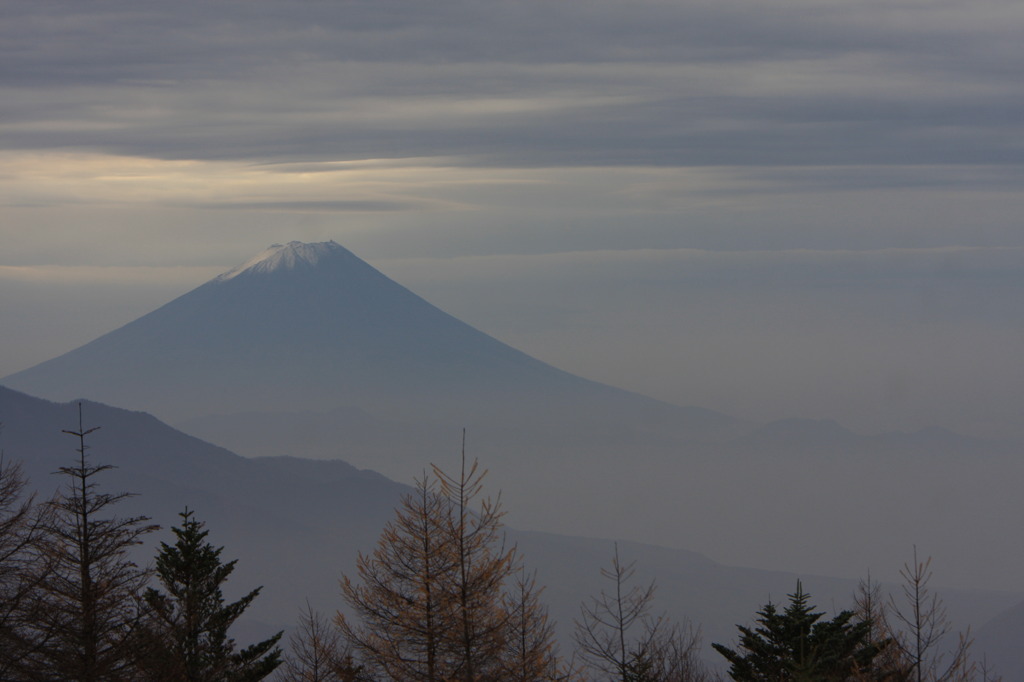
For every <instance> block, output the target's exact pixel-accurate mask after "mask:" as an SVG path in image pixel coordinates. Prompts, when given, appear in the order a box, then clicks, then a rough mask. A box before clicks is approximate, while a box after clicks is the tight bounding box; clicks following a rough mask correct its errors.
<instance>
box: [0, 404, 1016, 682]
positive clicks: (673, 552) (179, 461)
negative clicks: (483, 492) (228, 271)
mask: <svg viewBox="0 0 1024 682" xmlns="http://www.w3.org/2000/svg"><path fill="white" fill-rule="evenodd" d="M83 407H84V410H83V411H84V415H85V420H86V427H87V428H90V427H92V426H96V425H98V426H100V428H99V429H98V430H96V431H95V432H93V433H92V434H91V435H90V436H89V439H88V445H89V447H90V456H91V457H92V458H93V462H94V463H96V464H101V463H102V464H110V465H113V466H114V467H115V468H113V469H110V470H109V471H106V472H104V473H103V474H102V478H97V479H96V482H97V483H98V484H99V485H100V488H101V489H102V490H103V491H111V492H113V491H122V490H128V491H134V492H136V493H138V495H137V496H134V497H131V498H129V499H127V500H126V501H124V502H123V503H122V504H121V505H120V506H119V507H118V512H119V513H121V514H124V515H130V514H146V515H149V516H151V517H152V518H153V519H154V520H155V521H157V522H159V523H160V524H162V525H163V526H164V528H163V529H162V530H161V531H159V532H157V533H155V534H154V535H153V536H151V537H149V538H148V542H147V543H146V544H145V546H144V547H142V548H140V550H139V561H142V562H147V561H150V560H151V559H152V556H153V554H154V553H155V546H156V544H157V543H158V542H160V541H166V540H167V539H168V537H169V536H170V532H169V530H168V529H169V527H170V526H171V525H173V524H175V523H176V522H177V521H178V517H177V514H178V512H180V511H181V510H182V508H183V507H185V506H188V507H189V508H190V509H193V510H194V511H195V512H196V513H197V516H198V518H200V519H201V520H203V521H204V522H206V524H207V528H208V530H209V531H210V540H211V542H213V543H215V544H216V545H218V546H219V545H224V547H225V549H224V557H225V559H238V564H237V566H236V571H235V573H234V574H233V576H232V578H231V580H230V581H229V584H228V592H229V594H237V593H242V592H244V591H247V590H248V589H250V588H252V587H254V586H256V585H262V586H263V590H262V592H261V594H260V597H259V598H258V599H257V600H256V601H255V602H254V603H253V605H252V607H251V608H250V609H249V610H247V612H246V618H245V619H244V621H243V622H242V623H241V627H240V628H239V629H237V630H236V631H235V632H234V635H235V636H236V637H237V638H239V641H242V642H245V641H248V640H249V639H252V638H256V637H265V636H267V635H269V634H270V633H272V632H276V631H277V630H279V629H281V628H285V627H289V626H291V625H294V623H295V622H296V619H297V615H298V613H299V611H300V610H301V609H302V608H304V606H305V604H306V602H307V600H308V602H309V603H310V604H311V605H312V606H313V607H314V608H316V609H318V610H320V611H322V612H325V613H328V614H329V613H332V612H333V611H334V610H336V609H339V608H343V604H342V602H341V599H340V590H339V587H338V579H339V577H340V576H341V574H342V573H348V574H350V575H351V574H352V573H353V570H354V566H355V561H356V554H357V552H360V551H362V552H368V551H370V550H371V549H372V548H373V546H374V544H375V542H376V539H377V536H378V534H379V532H380V530H381V528H382V527H383V525H384V523H385V522H386V521H387V520H388V519H390V518H391V517H392V515H393V508H394V507H395V505H396V504H397V502H398V499H399V496H400V495H402V494H403V493H405V492H407V491H408V490H409V488H408V487H406V486H403V485H400V484H397V483H395V482H393V481H390V480H388V479H386V478H384V477H383V476H381V475H379V474H377V473H374V472H372V471H366V470H359V469H356V468H354V467H352V466H351V465H349V464H346V463H345V462H341V461H336V460H334V461H322V460H307V459H298V458H294V457H267V458H246V457H240V456H238V455H236V454H234V453H232V452H229V451H227V450H224V449H223V448H219V447H217V446H213V445H210V444H208V443H205V442H203V441H201V440H198V439H196V438H193V437H191V436H188V435H186V434H184V433H181V432H180V431H177V430H175V429H173V428H171V427H169V426H167V425H166V424H163V423H161V422H160V421H159V420H157V419H155V418H153V417H152V416H150V415H148V414H146V413H142V412H134V411H129V410H124V409H120V408H114V407H109V406H107V405H104V404H101V403H96V402H91V401H86V402H85V403H84V405H83ZM77 415H78V410H77V404H76V403H74V402H71V403H53V402H49V401H46V400H42V399H39V398H35V397H32V396H28V395H26V394H23V393H19V392H17V391H13V390H10V389H7V388H4V387H0V417H2V419H3V421H4V428H3V430H2V431H0V450H2V451H4V452H5V453H6V456H8V457H13V458H17V459H18V460H19V461H21V462H23V463H24V465H25V470H26V473H27V474H28V475H29V476H30V478H31V482H32V487H33V488H36V489H37V490H39V491H40V494H42V495H43V496H45V495H48V494H49V492H50V491H51V490H53V489H54V488H56V486H57V485H59V484H60V482H61V481H60V478H59V477H58V476H54V475H53V473H52V472H54V471H56V470H57V469H58V467H60V466H63V465H66V464H68V462H69V461H70V460H71V459H72V458H73V457H74V456H75V453H74V448H75V447H77V441H74V440H72V439H70V438H69V437H68V436H67V435H66V434H64V433H62V430H63V429H65V428H68V427H74V426H75V425H76V424H77ZM491 492H494V491H491ZM508 541H509V542H514V543H516V544H517V546H518V547H519V549H520V553H521V556H522V558H523V560H524V563H525V565H526V566H527V568H529V569H530V570H534V569H535V570H536V571H537V573H538V580H539V581H540V582H541V584H543V585H544V586H545V590H544V593H543V598H544V602H545V603H546V604H547V605H548V606H549V607H550V609H551V613H552V616H553V617H554V618H555V619H556V621H557V625H558V632H559V635H560V638H561V640H562V642H563V646H565V648H566V649H568V648H569V642H570V641H571V631H572V620H573V618H574V617H576V616H577V615H578V613H579V611H578V609H579V604H580V603H581V602H582V601H583V600H585V599H587V598H588V597H589V596H590V595H593V594H596V593H597V592H598V591H599V590H600V589H602V588H606V587H607V585H605V584H603V582H602V579H601V578H600V574H599V570H600V569H601V568H603V567H606V566H607V564H608V562H609V560H610V557H611V555H612V552H613V551H614V550H613V543H612V541H611V540H597V539H586V538H576V537H566V536H560V535H552V534H548V533H539V532H523V531H519V530H514V529H510V530H509V537H508ZM620 551H621V553H622V556H623V559H624V560H627V561H636V562H637V568H638V572H637V580H638V581H647V580H650V579H656V580H657V583H658V590H657V599H656V609H658V610H664V611H666V612H667V613H668V614H670V615H671V616H672V617H673V618H674V619H676V620H689V621H690V622H691V623H693V624H694V625H699V626H700V627H701V629H702V631H703V634H704V644H705V646H707V645H708V644H709V643H710V642H711V641H723V642H728V641H732V639H733V637H734V636H735V624H736V623H743V622H747V621H748V620H749V619H750V618H751V615H752V613H753V610H754V609H755V608H756V607H757V606H759V605H761V604H763V603H764V602H765V601H766V600H767V599H768V598H769V597H772V598H778V597H779V596H780V595H783V594H785V593H787V592H791V591H792V589H793V587H794V585H795V581H796V579H797V577H798V576H797V575H794V574H790V573H783V572H777V571H762V570H756V569H749V568H741V567H732V566H726V565H722V564H720V563H717V562H715V561H712V560H711V559H709V558H707V557H704V556H701V555H699V554H697V553H694V552H689V551H685V550H680V549H671V548H666V547H657V546H651V545H641V544H637V543H629V542H624V543H620ZM801 578H802V580H803V584H804V587H805V588H806V589H807V590H809V591H810V592H811V593H812V595H813V596H814V598H815V600H816V602H817V603H818V604H819V605H821V607H822V608H823V609H826V610H832V609H836V608H843V607H845V606H847V605H848V604H849V603H850V599H851V595H852V594H853V592H854V590H855V588H856V582H855V581H853V580H843V579H836V578H828V577H823V576H810V575H806V574H804V575H802V576H801ZM889 589H896V588H895V586H890V588H889ZM1020 597H1021V595H1020V594H1019V593H1017V594H1007V593H999V592H993V591H986V590H974V591H969V592H961V591H943V598H944V599H945V601H946V603H947V605H948V607H949V610H950V615H951V616H952V617H953V618H954V620H955V622H956V624H957V626H958V627H965V626H966V625H967V624H971V623H973V624H977V625H981V624H985V623H987V622H989V621H992V622H993V623H994V625H993V626H992V628H991V630H992V636H991V637H986V638H983V639H982V641H980V642H979V651H986V652H987V651H990V650H991V651H995V652H997V653H999V654H1002V656H992V657H990V662H995V661H996V660H998V661H999V662H1000V663H1001V664H1002V667H1001V668H1000V669H1001V670H1004V671H1005V670H1011V669H1012V670H1016V668H1014V667H1013V666H1016V665H1019V664H1020V657H1019V655H1017V650H1016V649H1014V648H1013V647H1012V646H1005V644H1006V643H1007V640H1008V632H1019V630H1020V628H1019V626H1017V625H1016V621H1017V620H1018V616H1017V614H1016V612H1014V611H1013V610H1011V609H1009V608H1008V607H1009V606H1010V605H1011V604H1013V603H1016V602H1017V601H1019V599H1020ZM1019 608H1020V607H1019ZM1007 620H1010V621H1011V623H1012V627H1007V626H1005V625H1000V624H1001V623H1005V622H1006V621H1007ZM1000 646H1004V648H1005V650H1003V649H1000ZM711 660H714V658H712V659H711ZM1021 669H1022V670H1024V668H1021ZM1007 679H1016V678H1014V677H1010V678H1007Z"/></svg>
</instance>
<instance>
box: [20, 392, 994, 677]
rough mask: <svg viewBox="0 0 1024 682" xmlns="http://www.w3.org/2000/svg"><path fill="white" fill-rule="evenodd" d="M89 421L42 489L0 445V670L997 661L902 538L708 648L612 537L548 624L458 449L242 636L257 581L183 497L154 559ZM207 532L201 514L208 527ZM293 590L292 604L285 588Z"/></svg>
mask: <svg viewBox="0 0 1024 682" xmlns="http://www.w3.org/2000/svg"><path fill="white" fill-rule="evenodd" d="M96 428H98V427H91V428H85V426H84V421H83V416H82V413H81V405H79V423H78V425H77V426H76V427H75V428H71V429H67V430H66V431H65V433H66V434H68V435H69V436H70V437H71V438H72V439H74V443H75V446H76V447H75V451H76V454H75V456H74V457H73V458H72V459H71V460H70V461H69V464H68V465H67V466H63V467H61V468H60V471H59V472H58V473H59V474H60V476H61V479H62V484H61V486H60V488H59V489H58V490H57V491H56V492H54V494H53V495H52V496H51V497H49V498H46V499H42V498H40V497H39V496H38V495H32V494H29V493H28V481H27V480H26V477H25V476H24V474H23V471H22V468H21V466H20V464H19V463H18V462H17V460H16V459H12V458H10V457H3V458H0V680H12V681H17V680H83V681H94V680H96V681H99V680H154V681H159V680H168V681H172V680H190V681H191V680H210V681H213V680H263V679H268V680H286V681H291V680H296V681H298V680H307V681H317V680H322V681H327V680H334V681H348V682H376V681H385V680H397V681H406V680H409V681H419V680H422V681H425V682H501V681H505V680H507V681H510V682H514V681H518V682H527V681H534V682H541V681H555V680H566V681H575V682H603V681H606V680H609V681H611V680H614V681H621V682H710V681H712V680H722V679H733V680H752V681H754V680H765V681H769V680H775V681H788V680H792V681H795V682H796V681H799V682H815V681H821V682H830V681H833V680H834V681H847V680H849V681H861V680H876V681H887V680H889V681H904V680H905V681H908V682H910V681H914V682H939V681H949V682H966V681H973V680H979V681H981V680H994V679H998V678H996V677H995V675H994V674H993V673H992V672H991V671H989V670H987V669H986V667H985V665H984V664H983V663H984V662H983V661H978V660H975V658H974V657H972V652H971V649H970V644H971V639H970V635H969V633H955V632H952V628H951V625H950V623H949V620H948V619H947V617H946V615H945V611H944V608H943V606H942V603H941V600H939V598H938V597H937V596H936V595H935V594H933V593H932V592H931V591H930V589H929V581H930V578H931V567H930V560H928V559H924V560H920V559H919V558H918V557H917V555H916V550H915V552H914V555H913V559H912V561H911V562H908V564H907V565H905V566H904V569H903V578H904V584H903V589H902V593H898V594H893V595H885V594H883V593H882V591H881V589H880V587H879V586H878V585H877V584H876V583H873V582H872V581H871V580H865V581H864V582H862V584H861V586H860V589H859V590H858V593H857V594H856V595H851V608H850V609H849V610H841V611H839V612H837V613H835V614H834V615H832V616H831V617H829V616H828V615H827V614H826V613H824V612H822V611H817V610H816V607H815V606H814V604H813V602H812V601H811V595H809V594H807V593H806V592H804V590H803V587H802V585H801V584H800V583H799V582H798V583H797V584H796V586H795V590H794V592H793V593H792V594H790V595H788V598H787V599H788V601H787V603H785V604H784V605H777V604H775V603H773V602H771V601H770V600H769V602H768V603H767V604H765V605H764V606H762V607H761V608H760V609H759V610H757V611H756V613H755V614H754V617H753V623H752V624H750V625H746V626H738V633H737V641H736V642H735V643H733V644H731V645H730V644H723V643H714V644H713V648H714V650H715V651H716V652H717V654H718V655H720V657H719V658H716V659H715V660H713V661H706V660H705V659H704V657H703V656H704V650H703V646H702V642H701V637H700V629H699V625H697V624H692V623H689V622H688V621H687V620H686V619H685V614H671V615H670V614H665V613H661V612H660V611H659V610H658V608H657V603H656V597H657V593H656V585H655V583H654V582H653V581H652V582H647V583H644V582H638V581H637V580H636V579H635V566H634V564H633V563H632V562H630V561H629V560H628V559H627V558H624V557H621V556H620V555H619V551H618V548H616V549H615V552H614V554H613V556H611V557H610V558H609V563H608V565H607V566H605V567H595V571H600V573H601V576H602V578H603V579H604V588H603V589H601V591H600V592H599V593H598V594H596V595H594V596H592V597H591V598H590V599H589V600H587V601H586V602H584V603H583V604H581V605H580V610H579V614H578V617H577V619H576V621H575V637H574V638H573V641H572V642H557V641H556V639H555V636H554V624H553V623H552V622H551V619H550V618H549V615H548V611H547V608H546V607H545V605H544V602H543V586H541V585H539V584H538V583H537V580H536V576H535V574H534V573H532V572H531V570H530V568H529V565H528V563H527V559H528V557H524V556H522V555H521V554H520V552H519V551H518V549H517V548H516V547H515V546H510V545H508V544H507V543H506V539H505V535H504V532H503V526H502V518H503V516H504V511H503V509H502V505H501V501H500V496H499V497H490V496H488V495H486V494H485V492H484V479H485V477H486V471H484V470H483V469H481V468H480V466H479V465H478V463H477V462H475V461H469V460H467V458H466V456H465V446H463V456H462V464H461V468H460V469H459V471H458V472H457V473H450V472H446V471H444V470H442V469H440V468H438V467H433V468H432V469H431V470H430V471H429V472H424V473H423V474H422V476H421V477H420V478H419V479H418V480H417V481H416V486H415V488H414V490H413V492H411V493H409V494H407V495H406V496H405V497H404V498H403V499H402V501H401V503H400V505H399V506H398V507H397V508H396V509H395V512H394V517H393V518H392V520H391V521H390V522H389V523H388V524H387V525H386V526H385V528H384V529H383V531H382V532H381V535H380V537H379V539H378V542H377V545H376V546H375V547H374V548H372V549H369V550H368V551H366V552H365V553H361V554H360V556H359V560H358V563H357V567H356V570H355V572H354V573H353V574H352V575H340V576H339V577H340V586H339V591H340V593H341V595H342V597H343V599H344V602H345V604H346V606H347V608H346V610H345V612H344V613H342V612H339V613H335V614H325V613H323V612H322V611H321V610H319V609H318V608H317V606H316V605H315V604H308V603H307V604H306V605H305V608H304V610H303V612H302V616H301V618H300V619H299V621H298V622H297V623H296V624H295V625H294V626H293V627H292V628H291V629H290V633H289V635H288V636H287V637H284V633H283V632H281V633H277V634H276V635H274V636H272V637H269V638H267V639H264V640H262V641H258V642H254V643H249V644H239V643H237V642H236V641H235V640H234V639H233V637H232V636H231V633H230V630H231V627H232V625H233V624H235V622H236V621H237V620H238V619H239V618H240V617H241V616H242V615H243V614H244V612H245V611H246V609H247V608H248V606H249V605H250V604H251V603H252V602H253V601H254V600H256V599H257V598H258V597H259V593H260V589H261V588H260V587H255V588H253V589H250V590H249V591H248V592H246V593H245V594H244V596H242V597H241V598H240V599H238V600H235V601H228V600H226V599H225V597H224V594H223V591H222V589H223V587H224V585H225V584H226V583H227V581H228V580H229V578H230V576H231V574H232V572H233V570H234V567H235V561H233V560H225V559H223V558H222V557H221V553H222V548H221V547H218V546H217V545H216V544H214V543H212V542H210V541H209V540H208V539H207V538H208V536H209V534H210V532H211V531H210V530H209V529H207V528H206V527H205V524H204V522H203V521H202V520H200V519H201V517H200V516H199V515H197V511H198V510H192V509H189V508H188V507H185V508H184V509H183V510H182V511H181V513H180V521H179V522H178V524H177V525H176V526H174V527H172V528H171V529H170V537H168V539H167V540H165V541H162V542H160V544H159V548H158V551H157V553H156V556H155V557H154V559H153V563H152V565H146V566H140V565H138V564H137V563H136V562H135V561H134V560H133V559H132V556H133V554H132V550H133V549H134V548H135V547H136V546H137V545H139V544H141V543H142V542H143V540H144V538H147V537H149V536H150V535H151V534H153V533H158V532H161V529H159V527H158V526H156V525H155V524H153V523H151V521H150V519H149V518H148V517H146V516H119V515H118V514H117V505H118V503H120V502H121V501H123V500H125V499H126V498H128V497H131V496H132V495H131V493H127V492H118V493H111V492H108V491H106V490H105V489H104V486H103V473H104V472H105V471H107V470H108V469H110V468H111V467H109V466H107V465H104V464H103V463H102V462H96V461H94V460H93V457H92V455H91V453H89V445H88V438H89V435H90V434H91V433H93V432H94V431H95V430H96ZM214 530H215V529H214ZM297 606H300V605H297Z"/></svg>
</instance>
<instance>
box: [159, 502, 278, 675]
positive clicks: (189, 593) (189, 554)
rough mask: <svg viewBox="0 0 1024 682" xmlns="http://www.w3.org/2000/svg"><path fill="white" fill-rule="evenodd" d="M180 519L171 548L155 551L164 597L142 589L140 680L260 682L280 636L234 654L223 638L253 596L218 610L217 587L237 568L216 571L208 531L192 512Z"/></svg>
mask: <svg viewBox="0 0 1024 682" xmlns="http://www.w3.org/2000/svg"><path fill="white" fill-rule="evenodd" d="M180 516H181V518H182V523H181V527H180V528H173V529H172V530H173V532H174V535H175V537H176V538H177V541H176V542H175V544H173V545H168V544H167V543H160V553H159V555H158V556H157V559H156V575H157V578H158V579H159V581H160V584H161V586H162V587H163V591H160V590H157V589H154V588H149V589H148V590H146V593H145V595H144V600H145V603H146V605H147V607H148V608H149V611H150V613H149V616H148V620H147V625H146V627H145V629H144V635H143V637H142V638H141V639H140V647H141V648H142V650H143V651H144V657H143V664H142V666H141V668H142V673H143V675H144V676H146V677H148V678H149V679H154V680H164V681H168V682H169V681H172V680H182V681H184V680H188V681H189V682H199V681H202V682H213V681H214V680H216V681H218V682H221V681H224V680H232V681H233V680H239V681H243V680H244V681H246V682H248V681H250V680H262V679H263V678H265V677H266V676H268V675H269V674H270V673H271V672H273V671H274V669H275V668H277V666H278V665H280V663H281V650H280V649H278V648H277V642H278V640H279V639H280V638H281V633H278V634H276V635H274V636H273V637H271V638H269V639H267V640H264V641H262V642H259V643H257V644H253V645H252V646H249V647H246V648H244V649H242V650H241V651H236V650H235V641H234V640H233V639H231V638H230V637H229V636H228V630H229V629H230V628H231V626H232V624H233V623H234V622H235V621H236V620H237V619H238V617H239V616H241V615H242V613H243V612H244V611H245V610H246V609H247V608H248V607H249V605H250V604H251V603H252V601H253V600H254V599H255V598H256V596H257V595H258V594H259V593H260V588H256V589H255V590H253V591H252V592H250V593H248V594H247V595H245V596H244V597H242V598H241V599H239V600H238V601H235V602H231V603H225V601H224V596H223V594H222V593H221V585H223V584H224V582H225V581H226V580H227V579H228V577H229V576H230V575H231V573H232V571H234V568H235V563H236V562H235V561H229V562H227V563H221V559H220V554H221V551H222V550H223V548H222V547H214V546H213V545H211V544H210V543H208V542H206V536H207V533H208V531H206V530H204V529H203V523H202V522H200V521H197V520H195V519H194V518H193V516H192V512H191V511H189V510H188V509H186V510H185V511H184V512H182V513H181V514H180Z"/></svg>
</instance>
